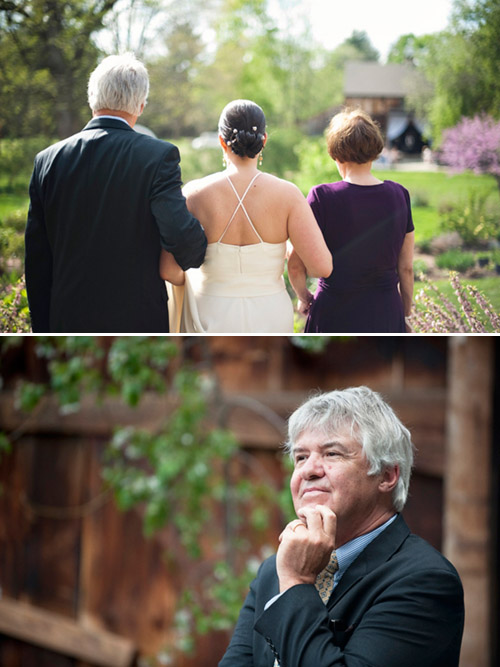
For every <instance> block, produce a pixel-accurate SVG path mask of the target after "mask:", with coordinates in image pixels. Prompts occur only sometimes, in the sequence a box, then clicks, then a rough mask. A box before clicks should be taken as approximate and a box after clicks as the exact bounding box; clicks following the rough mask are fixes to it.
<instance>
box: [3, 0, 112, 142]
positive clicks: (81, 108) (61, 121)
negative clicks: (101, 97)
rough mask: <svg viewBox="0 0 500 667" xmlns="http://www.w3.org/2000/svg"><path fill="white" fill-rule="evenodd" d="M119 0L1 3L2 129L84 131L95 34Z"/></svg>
mask: <svg viewBox="0 0 500 667" xmlns="http://www.w3.org/2000/svg"><path fill="white" fill-rule="evenodd" d="M115 2H116V0H73V1H72V2H71V3H70V2H67V0H8V1H7V0H1V4H0V58H1V59H2V62H3V63H4V66H3V67H2V69H1V70H0V91H1V92H0V107H1V111H0V130H1V131H2V132H3V133H4V134H5V135H7V136H26V135H33V134H36V133H43V134H48V135H56V136H58V137H65V136H68V135H69V134H71V133H73V132H74V131H76V130H78V129H80V127H81V125H82V123H83V122H84V120H85V118H86V115H88V108H87V106H86V85H87V79H88V75H89V72H90V71H91V70H92V69H93V68H94V67H95V64H96V61H97V57H98V51H97V48H96V47H95V46H94V44H93V43H92V41H91V39H90V38H91V36H92V35H93V34H94V33H95V32H96V31H97V30H99V29H100V28H101V27H102V21H103V18H104V16H105V15H106V13H107V12H108V11H109V10H110V9H111V8H112V7H113V5H114V4H115Z"/></svg>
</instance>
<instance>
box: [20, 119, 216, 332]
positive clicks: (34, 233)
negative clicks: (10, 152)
mask: <svg viewBox="0 0 500 667" xmlns="http://www.w3.org/2000/svg"><path fill="white" fill-rule="evenodd" d="M179 162H180V158H179V151H178V150H177V148H176V147H175V146H174V145H172V144H170V143H168V142H165V141H160V140H159V139H154V138H152V137H149V136H146V135H145V134H140V133H139V132H135V131H134V130H133V129H132V128H131V127H130V126H129V125H127V124H126V123H125V122H122V121H121V120H115V119H110V118H99V117H96V118H93V119H92V120H91V121H90V122H89V123H88V124H87V125H86V127H85V128H84V129H83V130H82V131H81V132H79V133H78V134H75V135H73V136H71V137H69V138H68V139H65V140H64V141H61V142H59V143H57V144H54V145H53V146H50V147H49V148H46V149H45V150H44V151H42V152H41V153H39V154H38V155H37V156H36V158H35V165H34V170H33V174H32V178H31V183H30V208H29V213H28V223H27V226H26V235H25V242H26V258H25V267H26V286H27V292H28V301H29V306H30V312H31V321H32V327H33V331H34V332H65V333H66V332H67V333H77V332H82V333H135V332H151V333H166V332H168V330H169V329H168V311H167V294H166V288H165V283H164V281H163V280H162V279H161V278H160V275H159V257H160V248H161V246H163V247H164V248H165V249H166V250H169V251H170V252H172V253H173V254H174V256H175V258H176V260H177V262H178V263H179V264H180V265H181V266H182V268H183V269H187V268H189V267H195V266H199V265H200V264H201V263H202V261H203V259H204V256H205V249H206V243H207V241H206V237H205V233H204V232H203V229H202V227H201V225H200V223H199V222H198V221H197V220H196V218H194V217H193V216H192V215H191V214H190V213H189V211H188V210H187V208H186V200H185V198H184V197H183V195H182V192H181V173H180V167H179Z"/></svg>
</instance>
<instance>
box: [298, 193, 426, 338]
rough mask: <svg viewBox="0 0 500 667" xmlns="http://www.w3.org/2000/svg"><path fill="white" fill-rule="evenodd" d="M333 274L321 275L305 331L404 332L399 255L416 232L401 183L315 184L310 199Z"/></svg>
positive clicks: (407, 199)
mask: <svg viewBox="0 0 500 667" xmlns="http://www.w3.org/2000/svg"><path fill="white" fill-rule="evenodd" d="M307 201H308V202H309V204H310V206H311V208H312V210H313V212H314V215H315V216H316V220H317V221H318V225H319V226H320V228H321V231H322V232H323V236H324V237H325V241H326V244H327V246H328V248H329V249H330V251H331V253H332V255H333V272H332V273H331V275H330V276H329V277H328V278H320V280H319V281H318V288H317V290H316V294H315V295H314V301H313V303H312V305H311V310H310V312H309V317H308V318H307V322H306V327H305V332H306V333H356V332H360V333H385V332H387V333H404V332H405V321H404V312H403V302H402V299H401V296H400V294H399V289H398V283H399V277H398V273H397V264H398V257H399V253H400V251H401V246H402V245H403V242H404V240H405V235H406V234H407V233H408V232H411V231H413V229H414V226H413V221H412V216H411V208H410V196H409V194H408V191H407V190H406V189H405V188H404V187H403V186H402V185H399V183H394V181H384V182H383V183H380V184H379V185H354V184H352V183H347V182H345V181H339V182H337V183H325V184H324V185H317V186H315V187H314V188H312V190H311V192H310V193H309V195H308V197H307Z"/></svg>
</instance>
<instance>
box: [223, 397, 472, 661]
mask: <svg viewBox="0 0 500 667" xmlns="http://www.w3.org/2000/svg"><path fill="white" fill-rule="evenodd" d="M287 449H288V451H289V453H290V455H291V457H292V459H293V462H294V471H293V474H292V478H291V482H290V488H291V492H292V498H293V502H294V508H295V512H296V514H297V517H298V518H297V519H294V520H293V521H291V522H290V523H289V524H288V525H287V526H286V528H285V529H284V531H283V532H282V534H281V535H280V539H279V542H280V543H279V547H278V551H277V554H276V556H273V557H271V558H270V559H268V560H266V561H265V562H264V563H263V564H262V566H261V568H260V570H259V573H258V575H257V578H256V579H255V580H254V582H253V583H252V585H251V587H250V592H249V594H248V596H247V598H246V600H245V603H244V605H243V607H242V610H241V612H240V617H239V620H238V623H237V625H236V628H235V631H234V634H233V637H232V640H231V643H230V645H229V647H228V649H227V651H226V654H225V655H224V657H223V659H222V661H221V662H220V663H219V667H271V666H272V665H273V664H274V665H275V666H277V665H280V666H281V667H334V666H336V665H339V666H340V665H343V666H345V667H422V665H426V667H432V666H433V667H457V665H458V664H459V655H460V645H461V640H462V632H463V623H464V603H463V590H462V585H461V582H460V578H459V576H458V574H457V572H456V570H455V568H454V567H453V565H451V563H449V562H448V561H447V560H446V559H445V558H444V557H443V556H442V555H441V554H440V553H439V552H438V551H436V550H435V549H433V548H432V547H431V546H430V545H429V544H428V543H427V542H425V541H424V540H423V539H421V538H420V537H417V536H416V535H413V534H411V533H410V530H409V528H408V526H407V525H406V523H405V521H404V519H403V517H402V516H401V514H400V512H401V511H402V509H403V507H404V505H405V502H406V499H407V496H408V487H409V482H410V474H411V469H412V464H413V445H412V442H411V437H410V433H409V431H408V429H407V428H406V427H405V426H403V424H402V423H401V422H400V420H399V419H398V417H397V416H396V415H395V414H394V412H393V410H392V408H391V407H390V406H389V405H388V404H387V403H386V402H385V401H384V400H383V399H382V398H381V396H380V395H379V394H377V393H376V392H374V391H372V390H370V389H368V388H367V387H354V388H350V389H345V390H341V391H332V392H329V393H326V394H320V395H317V396H314V397H313V398H311V399H310V400H308V401H307V402H306V403H304V404H303V405H302V406H301V407H299V408H298V409H297V410H296V411H295V412H294V413H293V414H292V416H291V417H290V420H289V439H288V443H287Z"/></svg>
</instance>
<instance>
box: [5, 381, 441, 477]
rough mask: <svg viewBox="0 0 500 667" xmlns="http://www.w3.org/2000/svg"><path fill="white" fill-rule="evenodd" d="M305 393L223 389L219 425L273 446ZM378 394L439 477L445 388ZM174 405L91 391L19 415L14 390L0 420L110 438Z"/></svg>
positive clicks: (157, 398)
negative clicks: (64, 407) (135, 402)
mask: <svg viewBox="0 0 500 667" xmlns="http://www.w3.org/2000/svg"><path fill="white" fill-rule="evenodd" d="M308 395H309V392H306V391H280V390H277V391H261V392H255V391H249V392H247V393H245V394H243V393H241V392H237V393H228V395H227V396H225V401H226V404H227V409H226V412H225V418H224V420H223V421H224V423H223V424H218V425H222V426H226V427H227V428H230V429H231V430H232V431H233V433H234V434H235V436H236V438H237V440H238V441H239V442H240V444H241V445H242V446H243V447H247V448H249V449H253V448H257V449H271V450H276V449H278V448H279V447H280V445H281V444H282V443H283V442H284V440H285V438H286V420H287V418H288V417H289V415H290V414H291V413H292V412H293V411H294V410H295V409H296V408H297V407H298V406H299V405H300V404H301V403H302V402H303V401H304V400H305V399H306V398H307V397H308ZM383 395H384V398H385V399H386V400H387V401H388V403H389V404H390V405H391V406H392V407H393V408H394V410H395V412H396V414H397V415H398V416H399V418H400V419H401V421H402V422H403V423H404V424H405V426H407V427H408V428H409V429H410V431H411V433H412V436H413V440H414V442H415V445H416V447H417V456H416V460H415V466H416V469H417V470H419V471H420V472H422V473H424V474H429V475H432V476H437V477H440V476H442V474H443V469H444V442H445V414H446V411H445V404H446V390H445V389H444V388H430V389H429V388H428V387H425V388H417V389H405V390H402V391H399V392H390V391H389V392H384V393H383ZM174 407H175V402H174V401H173V400H172V399H171V398H168V397H166V396H161V395H157V394H154V393H153V392H150V393H148V394H147V395H145V396H144V398H143V400H142V401H141V404H140V405H139V406H138V407H137V408H130V407H128V406H126V405H124V404H123V403H122V402H121V401H120V400H119V399H117V398H112V397H107V398H106V399H105V400H104V401H103V402H102V403H101V404H98V403H97V402H96V400H95V398H94V397H93V396H85V397H84V398H83V399H82V402H81V406H80V410H79V411H78V412H75V413H71V414H66V415H62V414H61V412H60V409H59V406H58V404H57V401H56V400H55V398H54V397H53V396H50V395H49V396H47V397H46V398H44V399H43V403H42V404H41V405H40V406H39V408H37V409H36V410H35V412H34V413H32V414H31V415H23V414H22V413H21V412H20V411H19V410H18V409H16V407H15V397H14V394H13V393H12V392H3V393H0V424H1V425H2V427H3V428H4V429H6V430H7V431H10V432H16V431H17V432H18V433H23V434H26V435H28V434H30V435H33V434H35V435H42V434H46V435H57V436H59V437H60V436H77V437H81V438H86V437H98V438H109V437H110V436H111V433H112V431H113V428H114V427H115V426H117V425H123V426H127V425H133V426H136V427H140V428H145V429H158V428H160V426H161V424H162V423H163V422H164V420H165V419H166V418H167V417H168V414H169V412H171V411H172V410H173V409H174ZM214 419H217V416H216V415H214ZM217 421H218V420H217ZM69 442H70V440H69Z"/></svg>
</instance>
